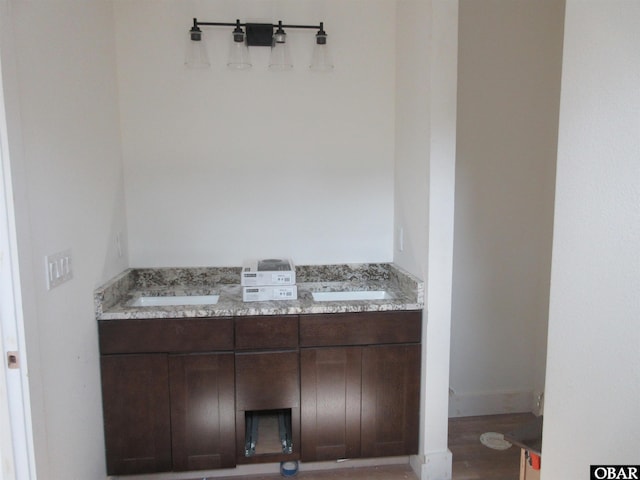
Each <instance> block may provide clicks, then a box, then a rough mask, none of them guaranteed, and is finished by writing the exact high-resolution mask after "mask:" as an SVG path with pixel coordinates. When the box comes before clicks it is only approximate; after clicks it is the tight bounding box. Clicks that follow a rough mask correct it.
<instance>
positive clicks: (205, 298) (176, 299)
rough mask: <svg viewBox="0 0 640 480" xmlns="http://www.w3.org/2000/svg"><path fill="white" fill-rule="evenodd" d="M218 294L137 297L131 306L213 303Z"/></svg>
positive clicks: (215, 301) (216, 300) (216, 299)
mask: <svg viewBox="0 0 640 480" xmlns="http://www.w3.org/2000/svg"><path fill="white" fill-rule="evenodd" d="M219 298H220V295H175V296H166V297H144V296H141V297H137V298H136V299H135V300H133V301H132V302H131V303H130V304H129V306H131V307H166V306H172V305H215V304H216V303H218V299H219Z"/></svg>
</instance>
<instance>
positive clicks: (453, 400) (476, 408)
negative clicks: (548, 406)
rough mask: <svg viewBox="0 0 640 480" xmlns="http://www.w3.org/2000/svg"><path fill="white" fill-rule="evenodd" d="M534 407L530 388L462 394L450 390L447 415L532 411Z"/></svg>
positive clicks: (467, 415) (462, 415)
mask: <svg viewBox="0 0 640 480" xmlns="http://www.w3.org/2000/svg"><path fill="white" fill-rule="evenodd" d="M534 409H535V394H534V392H533V391H532V390H512V391H502V392H475V393H463V394H459V393H456V392H454V391H453V390H450V395H449V417H471V416H475V415H497V414H501V413H520V412H533V411H534Z"/></svg>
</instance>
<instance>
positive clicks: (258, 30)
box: [191, 18, 324, 47]
mask: <svg viewBox="0 0 640 480" xmlns="http://www.w3.org/2000/svg"><path fill="white" fill-rule="evenodd" d="M200 26H203V27H236V28H240V27H244V28H246V30H247V45H248V46H261V47H270V46H271V45H272V42H273V30H274V28H275V27H278V32H281V33H283V32H282V29H283V28H302V29H307V30H318V32H322V33H324V22H320V24H319V25H285V24H283V23H282V22H281V21H279V22H278V23H277V24H273V23H250V22H246V23H240V20H236V21H235V22H234V23H233V22H201V21H199V20H198V19H197V18H194V19H193V27H192V28H191V39H192V40H200V39H201V38H202V37H201V34H202V31H201V30H200V28H199V27H200ZM278 32H276V33H278Z"/></svg>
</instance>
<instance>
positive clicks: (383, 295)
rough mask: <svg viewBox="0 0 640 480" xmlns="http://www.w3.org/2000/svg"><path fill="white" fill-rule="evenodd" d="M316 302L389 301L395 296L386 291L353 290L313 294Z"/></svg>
mask: <svg viewBox="0 0 640 480" xmlns="http://www.w3.org/2000/svg"><path fill="white" fill-rule="evenodd" d="M311 294H312V295H313V299H314V300H315V301H316V302H341V301H349V300H389V299H391V298H393V296H392V295H391V294H390V293H388V292H387V291H385V290H353V291H342V292H312V293H311Z"/></svg>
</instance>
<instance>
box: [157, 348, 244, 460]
mask: <svg viewBox="0 0 640 480" xmlns="http://www.w3.org/2000/svg"><path fill="white" fill-rule="evenodd" d="M169 385H170V392H171V427H172V446H173V469H174V470H206V469H212V468H231V467H234V466H235V464H236V462H235V459H236V455H235V442H234V438H235V408H234V404H235V402H234V394H233V392H234V356H233V353H222V354H193V355H171V356H169Z"/></svg>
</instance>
